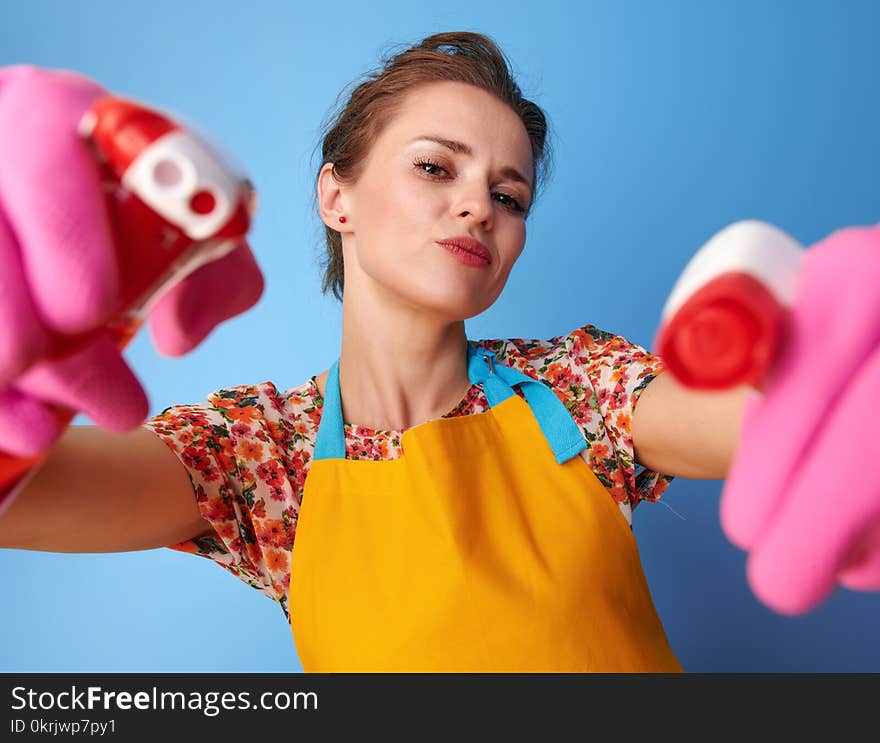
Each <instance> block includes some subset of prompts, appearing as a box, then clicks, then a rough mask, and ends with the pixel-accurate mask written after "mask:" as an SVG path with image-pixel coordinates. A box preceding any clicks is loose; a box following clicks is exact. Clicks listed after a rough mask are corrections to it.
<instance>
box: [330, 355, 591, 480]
mask: <svg viewBox="0 0 880 743" xmlns="http://www.w3.org/2000/svg"><path fill="white" fill-rule="evenodd" d="M467 351H468V379H470V382H471V384H481V385H482V386H483V392H484V393H485V395H486V399H487V400H488V402H489V406H490V407H493V408H494V407H495V406H496V405H498V404H499V403H502V402H504V401H505V400H506V399H508V398H509V397H510V396H511V395H514V394H516V393H515V392H514V391H513V386H514V385H516V384H519V385H521V388H522V390H523V393H524V394H525V397H526V402H528V404H529V407H530V408H531V410H532V413H533V414H534V416H535V418H536V420H537V421H538V425H539V426H540V427H541V431H542V432H543V434H544V437H545V438H546V440H547V443H548V444H549V445H550V448H551V449H552V450H553V455H554V457H555V458H556V461H557V462H559V463H560V464H562V463H563V462H566V461H568V460H569V459H571V458H572V457H573V456H575V455H576V454H578V453H580V452H581V450H583V449H584V448H586V445H587V442H586V440H585V439H584V437H583V435H582V434H581V432H580V430H579V429H578V427H577V424H576V423H575V422H574V420H573V419H572V417H571V414H570V413H569V412H568V409H567V408H566V407H565V405H564V404H563V402H562V401H561V400H560V399H559V398H558V397H557V396H556V393H555V392H553V390H552V389H550V387H548V386H547V385H546V384H544V383H543V382H540V381H538V380H537V379H533V378H532V377H529V376H527V375H525V374H523V373H522V372H520V371H517V370H516V369H512V368H510V367H509V366H503V365H501V364H499V363H497V361H496V356H495V353H494V352H493V351H490V350H488V349H486V348H481V347H478V346H477V345H476V344H474V343H473V342H472V341H468V342H467ZM313 459H345V428H344V426H343V421H342V398H341V395H340V392H339V359H337V360H336V361H335V362H334V363H333V366H332V367H330V373H329V374H328V376H327V385H326V388H325V390H324V407H323V410H322V412H321V421H320V423H319V425H318V436H317V439H316V441H315V452H314V454H313Z"/></svg>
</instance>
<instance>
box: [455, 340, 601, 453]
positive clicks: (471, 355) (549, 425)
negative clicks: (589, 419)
mask: <svg viewBox="0 0 880 743" xmlns="http://www.w3.org/2000/svg"><path fill="white" fill-rule="evenodd" d="M495 359H496V356H495V353H494V352H493V351H489V350H488V349H485V348H478V347H477V346H475V345H474V344H473V343H472V342H470V341H468V377H470V379H471V382H480V383H482V385H483V392H485V394H486V399H487V400H488V401H489V405H490V406H492V407H494V406H495V405H497V404H498V403H500V402H504V400H506V399H507V398H508V397H510V396H511V395H514V394H516V393H515V392H514V391H513V389H512V388H513V385H515V384H519V385H521V386H522V391H523V393H524V394H525V396H526V402H528V404H529V407H530V408H531V409H532V414H533V415H534V416H535V419H536V420H537V421H538V425H539V426H540V427H541V431H542V432H543V433H544V438H545V439H547V443H548V444H549V445H550V448H551V449H552V450H553V456H554V457H555V458H556V461H557V462H559V464H562V463H563V462H567V461H568V460H569V459H571V458H572V457H573V456H575V455H576V454H579V453H580V452H581V451H582V450H583V449H586V447H587V441H586V439H585V438H584V436H583V434H582V433H581V431H580V429H579V428H578V427H577V424H576V423H575V422H574V419H573V418H572V417H571V413H569V412H568V408H566V407H565V404H564V403H563V402H562V400H560V399H559V398H558V397H557V396H556V393H555V392H553V390H552V389H551V388H550V387H548V386H547V385H546V384H544V383H543V382H540V381H538V380H537V379H533V378H532V377H529V376H527V375H525V374H523V373H522V372H520V371H517V370H516V369H511V368H510V367H509V366H503V365H501V364H497V363H495Z"/></svg>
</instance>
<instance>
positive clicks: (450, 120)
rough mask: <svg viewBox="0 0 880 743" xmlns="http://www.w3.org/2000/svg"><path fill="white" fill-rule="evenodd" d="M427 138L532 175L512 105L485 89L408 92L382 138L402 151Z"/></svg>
mask: <svg viewBox="0 0 880 743" xmlns="http://www.w3.org/2000/svg"><path fill="white" fill-rule="evenodd" d="M427 133H431V134H441V135H442V136H444V137H445V138H446V139H451V140H458V141H461V142H464V143H465V144H467V145H469V146H470V147H471V149H472V150H473V152H474V156H475V157H483V156H488V157H490V158H491V159H493V160H496V161H497V162H498V163H499V164H501V165H513V166H515V167H518V168H519V169H521V171H522V172H523V173H525V174H527V175H528V174H529V173H531V169H532V165H531V162H532V147H531V142H530V141H529V136H528V134H527V133H526V128H525V126H524V125H523V123H522V121H521V120H520V118H519V116H518V115H517V114H516V112H515V111H514V110H513V109H512V108H510V106H508V105H507V104H506V103H504V101H502V100H500V99H499V98H498V97H497V96H495V95H493V94H492V93H490V92H488V91H486V90H483V89H482V88H478V87H476V86H474V85H468V84H466V83H460V82H453V81H442V82H432V83H425V84H423V85H419V86H417V87H416V88H413V89H412V90H410V91H409V92H408V93H406V95H405V96H404V99H403V101H402V103H401V104H400V106H399V108H398V110H397V112H396V115H395V116H394V118H393V119H392V120H391V121H390V122H389V124H388V127H387V128H386V130H385V132H384V133H383V136H382V137H380V139H385V141H386V143H387V144H389V145H391V146H395V147H397V146H401V145H405V143H406V142H409V141H410V140H411V139H413V138H414V137H417V136H419V135H422V134H427Z"/></svg>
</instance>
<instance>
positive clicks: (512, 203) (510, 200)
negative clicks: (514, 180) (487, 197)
mask: <svg viewBox="0 0 880 743" xmlns="http://www.w3.org/2000/svg"><path fill="white" fill-rule="evenodd" d="M495 195H496V196H501V197H503V198H505V199H507V201H502V202H501V203H502V204H504V206H508V207H510V208H511V209H512V210H513V211H515V212H524V211H525V209H523V207H522V204H520V203H519V201H517V200H516V199H515V198H514V197H513V196H511V195H510V194H506V193H504V192H502V191H497V192H496V193H495Z"/></svg>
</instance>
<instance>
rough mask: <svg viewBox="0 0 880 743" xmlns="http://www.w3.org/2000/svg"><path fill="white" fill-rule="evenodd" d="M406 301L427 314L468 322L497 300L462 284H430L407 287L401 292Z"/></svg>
mask: <svg viewBox="0 0 880 743" xmlns="http://www.w3.org/2000/svg"><path fill="white" fill-rule="evenodd" d="M401 293H402V294H403V295H404V297H405V299H406V301H407V302H408V303H409V304H411V305H413V306H415V307H419V308H421V309H424V310H425V311H427V312H431V313H432V314H436V315H440V316H441V317H444V318H447V319H448V320H450V321H457V320H467V319H468V318H471V317H475V316H476V315H479V314H480V313H481V312H484V311H485V310H487V309H488V308H489V307H491V306H492V304H493V303H494V302H495V299H497V295H494V296H491V295H489V294H487V293H486V292H485V291H476V290H475V288H474V287H467V286H464V285H462V284H458V285H449V284H445V283H444V282H434V283H429V284H428V286H420V287H412V286H410V287H407V290H405V291H404V292H401Z"/></svg>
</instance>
